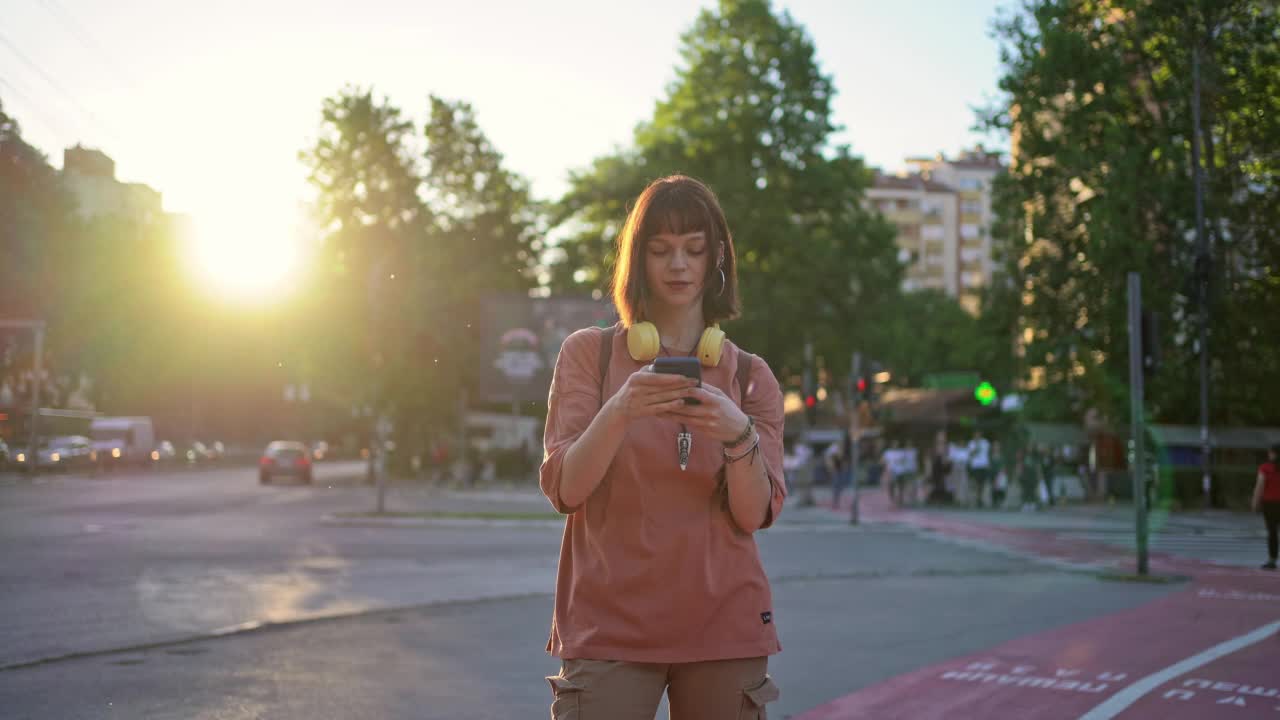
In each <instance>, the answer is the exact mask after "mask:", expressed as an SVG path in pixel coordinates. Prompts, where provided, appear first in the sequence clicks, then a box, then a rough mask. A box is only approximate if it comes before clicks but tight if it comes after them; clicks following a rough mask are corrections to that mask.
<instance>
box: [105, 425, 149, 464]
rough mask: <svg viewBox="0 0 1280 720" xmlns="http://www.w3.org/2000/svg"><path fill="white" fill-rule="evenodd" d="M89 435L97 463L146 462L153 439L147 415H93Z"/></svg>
mask: <svg viewBox="0 0 1280 720" xmlns="http://www.w3.org/2000/svg"><path fill="white" fill-rule="evenodd" d="M89 437H90V438H91V439H92V440H93V450H94V453H95V454H96V455H97V461H98V464H99V465H114V464H129V465H145V464H149V463H150V462H151V459H152V458H151V451H152V450H154V449H155V443H156V433H155V429H154V428H153V427H152V426H151V418H149V417H100V418H94V419H93V423H92V425H90V428H89Z"/></svg>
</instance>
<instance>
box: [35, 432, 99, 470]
mask: <svg viewBox="0 0 1280 720" xmlns="http://www.w3.org/2000/svg"><path fill="white" fill-rule="evenodd" d="M96 458H97V456H96V454H95V453H94V450H93V441H92V440H90V439H89V438H87V437H84V436H83V435H66V436H62V437H52V438H49V439H48V440H47V441H46V442H45V444H44V445H43V446H42V447H41V448H40V466H41V467H42V468H44V469H45V470H54V471H70V470H84V469H86V468H90V467H92V466H93V463H94V462H95V461H96Z"/></svg>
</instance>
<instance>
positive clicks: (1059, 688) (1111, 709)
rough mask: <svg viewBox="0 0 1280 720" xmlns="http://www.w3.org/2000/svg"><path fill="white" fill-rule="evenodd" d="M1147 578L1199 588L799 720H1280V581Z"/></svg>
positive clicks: (1008, 543)
mask: <svg viewBox="0 0 1280 720" xmlns="http://www.w3.org/2000/svg"><path fill="white" fill-rule="evenodd" d="M871 517H873V518H876V519H891V520H893V521H894V522H901V523H905V524H908V525H912V526H915V527H918V528H922V529H926V530H930V531H932V532H936V533H938V534H939V535H941V536H945V537H946V538H948V539H950V540H953V541H960V542H969V543H974V544H977V545H980V546H984V547H995V548H1005V549H1007V550H1011V551H1015V552H1019V553H1026V554H1034V555H1037V556H1039V557H1043V558H1049V559H1052V560H1054V561H1057V562H1062V563H1066V564H1069V565H1071V566H1075V567H1086V566H1089V567H1095V568H1097V569H1098V570H1100V571H1108V570H1109V571H1113V572H1131V571H1132V563H1133V557H1132V553H1128V552H1126V551H1125V550H1124V549H1123V548H1115V547H1111V546H1103V545H1094V544H1091V543H1084V542H1067V543H1064V542H1062V541H1061V540H1059V539H1057V538H1054V537H1053V536H1052V534H1051V533H1047V532H1043V531H1036V530H1027V529H1019V528H1007V527H993V526H985V525H981V524H980V523H978V522H973V521H965V520H964V519H962V518H955V517H954V516H943V515H940V514H934V513H923V512H910V511H903V512H896V513H892V514H891V515H890V514H883V511H880V510H878V509H877V510H873V511H872V514H871ZM1151 567H1152V571H1153V572H1156V573H1160V574H1173V575H1182V576H1187V577H1189V578H1191V580H1190V582H1188V584H1187V587H1185V588H1184V589H1182V590H1180V591H1177V592H1175V593H1173V594H1171V595H1168V596H1166V597H1163V598H1161V599H1159V600H1155V601H1152V602H1150V603H1147V604H1145V605H1143V606H1140V607H1138V608H1134V609H1130V610H1126V611H1123V612H1119V613H1115V614H1112V615H1106V616H1102V617H1098V618H1094V619H1093V620H1088V621H1085V622H1082V623H1076V624H1073V625H1069V626H1065V627H1062V628H1057V629H1054V630H1050V631H1048V632H1044V633H1038V634H1035V635H1030V636H1026V637H1022V638H1019V639H1016V640H1013V641H1011V642H1008V643H1005V644H1002V645H999V646H997V647H994V648H991V649H990V650H987V651H984V652H981V653H977V654H974V655H969V656H966V657H962V658H958V659H956V660H952V661H949V662H944V663H940V664H937V665H934V666H930V667H926V668H922V669H920V670H917V671H915V672H912V673H908V674H906V675H901V676H898V677H896V678H892V679H890V680H887V681H884V682H882V683H879V684H876V685H873V686H871V687H868V688H865V689H863V690H860V691H857V692H854V693H852V694H850V695H847V696H845V697H842V698H839V699H837V700H835V701H832V702H830V703H827V704H826V705H822V706H820V707H818V708H815V709H813V710H810V711H808V712H805V713H801V714H799V715H795V716H793V719H794V720H853V719H854V718H874V719H875V720H892V719H894V718H904V719H906V718H910V719H911V720H931V719H934V718H980V719H983V720H1002V719H1004V718H1009V719H1010V720H1013V719H1017V720H1023V719H1024V718H1045V719H1050V718H1053V719H1057V718H1063V719H1065V718H1083V719H1085V720H1110V719H1111V718H1124V719H1126V720H1127V719H1130V718H1153V717H1156V718H1171V719H1173V720H1182V719H1184V718H1185V719H1186V720H1192V719H1193V718H1208V717H1212V718H1219V717H1221V718H1240V719H1241V720H1247V719H1249V718H1274V719H1275V720H1280V634H1278V631H1280V575H1277V574H1275V573H1266V572H1263V571H1254V570H1248V569H1244V568H1228V567H1223V566H1217V565H1212V564H1208V563H1201V562H1196V561H1191V560H1185V559H1180V558H1176V557H1170V556H1153V557H1152V560H1151Z"/></svg>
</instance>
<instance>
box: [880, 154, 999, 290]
mask: <svg viewBox="0 0 1280 720" xmlns="http://www.w3.org/2000/svg"><path fill="white" fill-rule="evenodd" d="M906 162H907V165H908V167H909V168H910V169H911V170H910V172H907V173H903V174H900V175H886V174H877V175H876V178H875V182H874V183H873V185H872V187H871V188H870V189H868V190H867V201H868V202H869V203H870V204H871V205H872V206H873V207H875V208H876V209H877V210H879V211H880V212H881V214H883V215H884V216H885V218H887V219H888V220H889V221H890V222H892V223H893V224H894V225H896V226H897V228H898V247H899V249H900V252H901V254H900V257H901V259H902V260H903V261H904V262H905V263H907V277H906V279H905V280H904V281H903V289H905V290H908V291H911V290H922V289H925V288H932V289H936V290H941V291H943V292H945V293H947V294H948V295H950V296H951V297H954V298H956V299H957V300H958V301H959V302H960V304H961V305H962V306H963V307H964V308H965V309H966V310H968V311H969V312H970V313H973V314H975V315H976V314H977V313H978V310H979V304H980V300H981V296H980V293H981V290H982V288H984V287H986V285H988V284H989V283H990V282H991V276H992V274H993V273H994V271H995V262H994V260H993V252H992V240H991V225H992V219H993V215H992V211H991V183H992V182H993V181H994V180H995V178H996V176H997V175H998V174H999V173H1001V172H1003V171H1004V165H1003V164H1002V163H1001V162H1000V158H999V155H998V154H997V153H993V152H989V151H987V150H984V149H983V148H982V146H978V147H976V148H973V149H971V150H966V151H964V152H962V153H961V154H960V155H959V156H958V157H955V158H948V157H946V156H945V155H942V154H939V155H937V156H936V157H932V158H922V157H917V158H907V161H906Z"/></svg>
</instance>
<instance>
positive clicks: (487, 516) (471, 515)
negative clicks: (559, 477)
mask: <svg viewBox="0 0 1280 720" xmlns="http://www.w3.org/2000/svg"><path fill="white" fill-rule="evenodd" d="M334 517H340V518H420V519H423V520H439V519H450V520H561V519H563V518H564V516H563V515H560V514H558V513H553V512H528V511H525V512H521V511H502V510H477V511H452V510H428V511H426V512H394V511H393V512H384V513H376V512H348V513H336V514H335V515H334Z"/></svg>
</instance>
